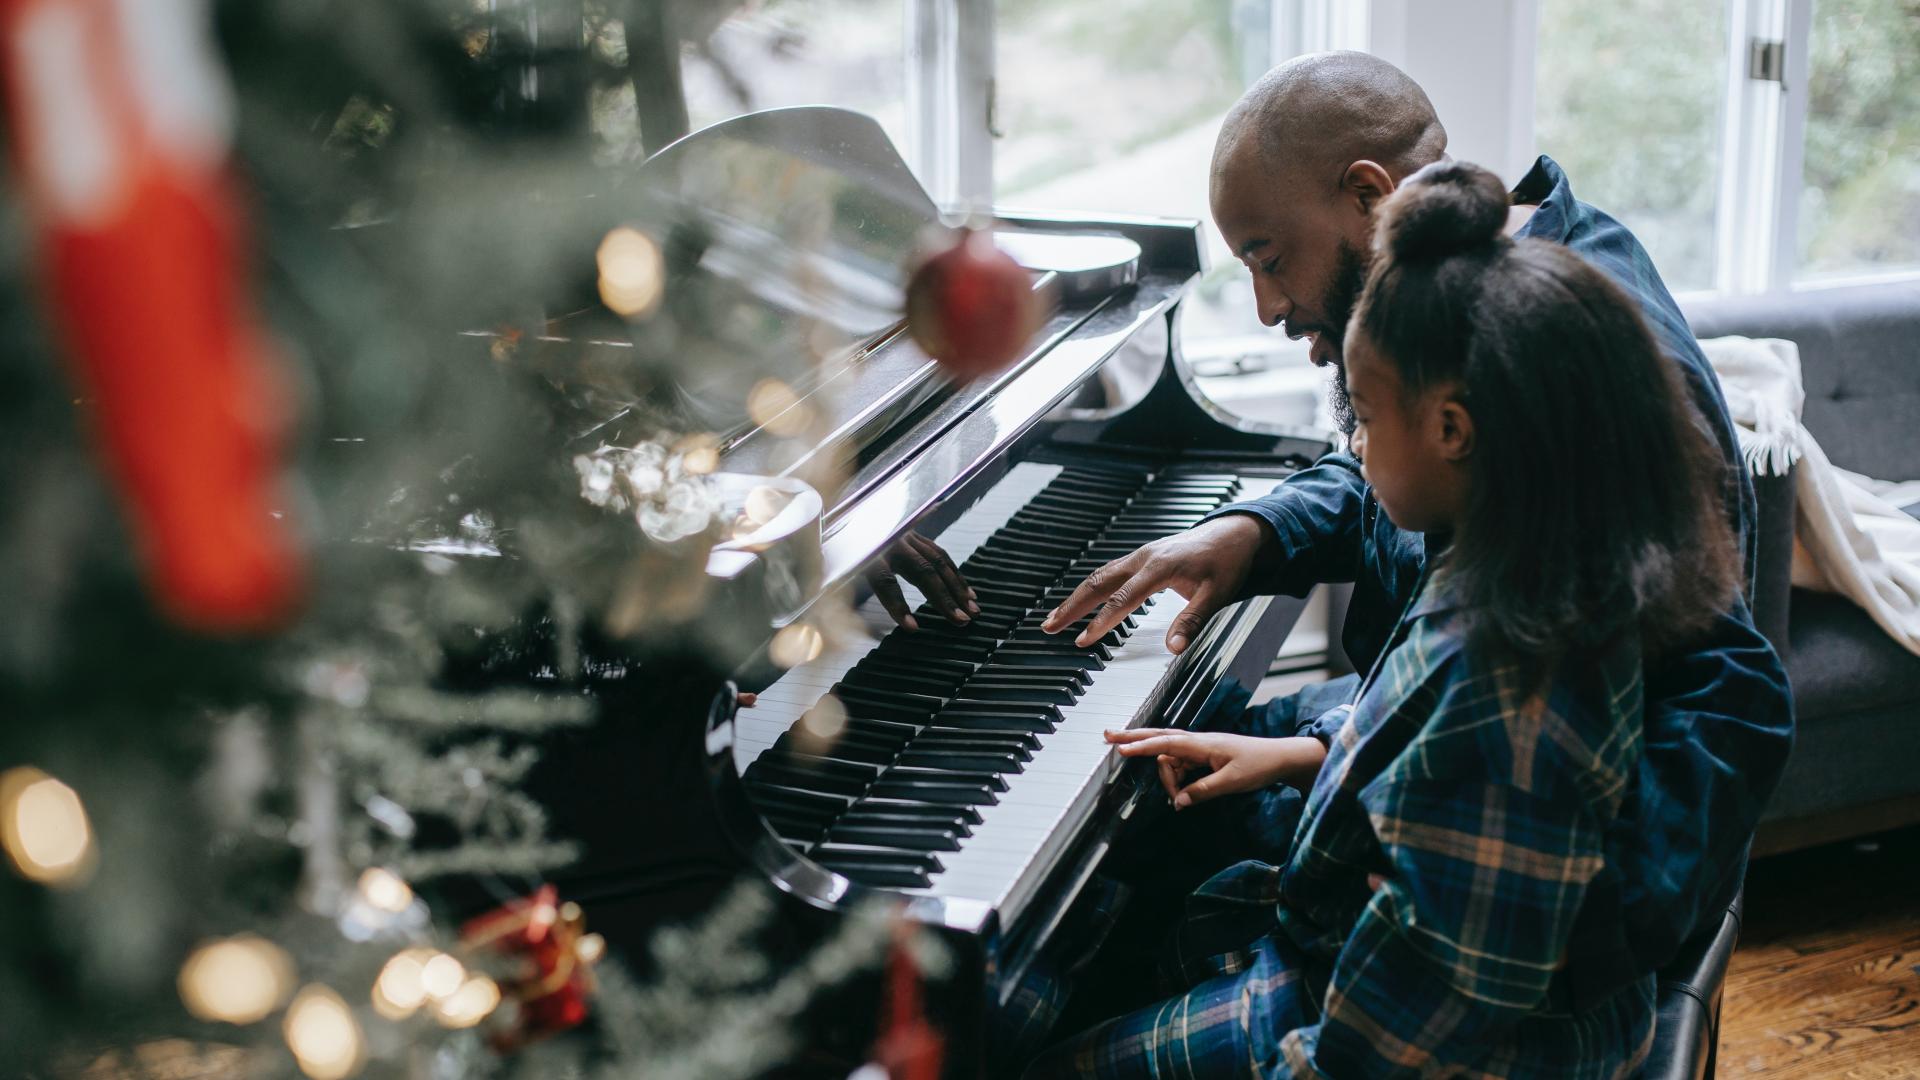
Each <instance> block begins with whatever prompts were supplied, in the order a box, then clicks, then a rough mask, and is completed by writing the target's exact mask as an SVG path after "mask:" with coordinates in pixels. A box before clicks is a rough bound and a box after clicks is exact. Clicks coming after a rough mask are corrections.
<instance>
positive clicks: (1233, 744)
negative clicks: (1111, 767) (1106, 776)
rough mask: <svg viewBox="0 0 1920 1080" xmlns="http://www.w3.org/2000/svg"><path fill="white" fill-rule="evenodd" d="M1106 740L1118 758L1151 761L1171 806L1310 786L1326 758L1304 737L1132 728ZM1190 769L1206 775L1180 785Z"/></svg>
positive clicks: (1109, 734)
mask: <svg viewBox="0 0 1920 1080" xmlns="http://www.w3.org/2000/svg"><path fill="white" fill-rule="evenodd" d="M1107 742H1109V743H1111V744H1113V747H1114V749H1115V750H1117V751H1118V752H1119V753H1120V756H1122V757H1152V758H1154V759H1156V760H1157V762H1158V764H1159V768H1160V786H1161V787H1163V788H1165V789H1166V792H1167V798H1168V799H1169V800H1171V801H1172V802H1173V808H1174V809H1175V810H1185V809H1186V808H1187V807H1189V806H1192V805H1193V804H1194V803H1198V802H1206V801H1207V800H1208V799H1217V798H1219V797H1220V796H1222V795H1234V794H1238V793H1240V792H1243V791H1258V790H1260V789H1261V788H1264V787H1270V786H1272V785H1273V784H1287V785H1290V786H1292V787H1296V788H1300V789H1302V790H1305V789H1306V788H1309V787H1311V786H1313V781H1314V778H1315V777H1317V776H1319V775H1320V766H1321V765H1322V764H1323V763H1325V762H1326V760H1327V748H1326V747H1325V746H1323V745H1321V743H1320V741H1319V740H1318V739H1312V738H1307V737H1305V736H1293V737H1288V738H1281V739H1263V738H1259V737H1257V736H1253V735H1229V734H1227V733H1225V732H1220V731H1170V730H1167V729H1164V728H1134V729H1133V730H1131V731H1109V732H1107ZM1196 770H1205V771H1206V775H1205V776H1202V777H1200V778H1199V779H1198V780H1195V781H1193V782H1192V783H1190V784H1189V783H1185V780H1186V777H1187V776H1188V774H1190V773H1192V772H1194V771H1196Z"/></svg>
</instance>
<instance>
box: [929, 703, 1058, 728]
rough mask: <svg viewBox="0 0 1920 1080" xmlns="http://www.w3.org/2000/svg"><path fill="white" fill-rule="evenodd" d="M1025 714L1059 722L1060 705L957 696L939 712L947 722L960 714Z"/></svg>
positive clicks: (1041, 719) (1050, 722) (1049, 721)
mask: <svg viewBox="0 0 1920 1080" xmlns="http://www.w3.org/2000/svg"><path fill="white" fill-rule="evenodd" d="M979 715H996V716H1001V715H1004V716H1025V717H1028V718H1031V719H1033V720H1037V721H1041V722H1044V723H1048V724H1058V723H1059V722H1060V706H1058V705H1054V704H1052V703H1050V702H1044V701H991V700H987V699H984V698H970V697H957V698H954V699H953V700H952V701H951V702H949V703H948V704H947V707H946V708H945V709H944V710H942V711H941V713H940V722H941V723H943V724H944V723H949V722H951V721H952V720H954V719H955V718H957V717H962V716H979Z"/></svg>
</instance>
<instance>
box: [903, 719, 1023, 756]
mask: <svg viewBox="0 0 1920 1080" xmlns="http://www.w3.org/2000/svg"><path fill="white" fill-rule="evenodd" d="M963 719H964V718H963ZM1044 734H1047V733H1046V732H1035V731H1031V730H1027V729H1023V728H1001V727H991V726H987V725H983V724H967V725H957V726H947V725H942V724H929V725H927V726H926V727H924V728H922V729H921V730H920V736H919V737H918V738H916V739H914V740H913V744H912V745H914V746H920V745H922V744H926V745H932V744H933V743H936V742H942V741H945V742H953V741H961V742H975V741H982V742H992V743H997V744H1000V745H1003V746H1005V747H1006V748H1007V749H1009V750H1016V751H1018V750H1024V751H1026V752H1027V753H1028V754H1031V753H1032V752H1033V751H1035V750H1038V749H1040V736H1041V735H1044Z"/></svg>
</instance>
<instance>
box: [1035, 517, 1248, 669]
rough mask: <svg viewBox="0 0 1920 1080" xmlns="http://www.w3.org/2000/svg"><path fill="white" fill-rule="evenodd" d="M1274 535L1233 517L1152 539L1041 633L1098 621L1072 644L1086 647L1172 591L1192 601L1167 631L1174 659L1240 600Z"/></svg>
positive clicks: (1106, 570) (1090, 583)
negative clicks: (1149, 601)
mask: <svg viewBox="0 0 1920 1080" xmlns="http://www.w3.org/2000/svg"><path fill="white" fill-rule="evenodd" d="M1271 535H1272V532H1271V531H1270V530H1269V529H1268V527H1267V525H1266V523H1265V522H1263V521H1261V520H1260V519H1259V518H1257V517H1254V516H1253V515H1251V514H1228V515H1226V516H1225V517H1218V518H1215V519H1213V520H1212V521H1207V522H1202V523H1201V524H1199V525H1195V526H1194V527H1193V528H1191V529H1188V530H1187V531H1186V532H1182V533H1175V534H1174V535H1172V536H1168V537H1164V538H1162V539H1159V540H1155V541H1154V542H1153V543H1151V544H1148V545H1146V546H1145V547H1142V548H1140V549H1138V550H1136V551H1135V552H1134V553H1133V554H1131V555H1125V556H1122V557H1120V558H1118V559H1115V560H1114V561H1112V562H1110V563H1108V564H1107V565H1105V566H1103V567H1101V568H1100V569H1098V570H1095V571H1094V572H1093V573H1091V574H1088V575H1087V580H1085V581H1083V582H1081V583H1080V587H1079V588H1077V589H1075V590H1073V595H1072V596H1069V597H1067V601H1066V603H1064V604H1061V605H1060V606H1059V607H1057V608H1054V609H1053V613H1052V614H1050V615H1048V616H1047V619H1046V621H1045V622H1043V623H1041V624H1040V629H1042V630H1045V631H1046V632H1047V633H1050V634H1055V633H1059V632H1060V631H1061V630H1064V629H1066V628H1067V627H1069V626H1071V625H1073V624H1074V623H1076V622H1078V621H1080V620H1081V619H1082V618H1084V617H1086V616H1087V615H1089V614H1092V615H1093V621H1092V622H1091V623H1089V624H1088V625H1087V628H1086V629H1085V630H1083V631H1081V633H1080V636H1079V637H1078V638H1076V639H1075V642H1076V643H1077V644H1079V645H1083V646H1084V645H1088V644H1091V643H1093V642H1095V641H1098V640H1100V639H1101V638H1102V637H1104V636H1106V634H1107V632H1108V631H1110V630H1112V629H1113V628H1114V627H1115V626H1117V625H1119V623H1120V620H1122V619H1124V618H1126V617H1127V615H1128V614H1129V613H1131V612H1132V611H1133V610H1134V609H1135V608H1137V607H1139V606H1140V605H1141V603H1143V602H1144V601H1145V600H1146V599H1147V598H1148V597H1150V596H1152V595H1153V594H1155V593H1157V592H1159V591H1161V590H1162V589H1172V590H1174V591H1175V592H1178V593H1179V594H1180V595H1181V596H1184V597H1186V598H1187V606H1186V608H1185V609H1183V610H1182V611H1181V612H1180V614H1179V615H1178V616H1177V617H1176V618H1175V619H1174V620H1173V625H1172V626H1170V627H1168V628H1167V650H1168V651H1169V652H1172V653H1175V654H1176V655H1177V654H1179V653H1181V652H1184V651H1185V650H1186V647H1187V645H1188V643H1189V642H1191V641H1192V640H1193V639H1194V638H1196V637H1199V636H1200V631H1201V630H1202V629H1203V628H1204V627H1205V626H1206V625H1207V620H1208V619H1211V618H1213V616H1214V613H1215V612H1218V611H1219V610H1220V609H1221V608H1223V607H1226V606H1227V605H1228V604H1231V603H1233V602H1234V600H1235V599H1237V598H1238V597H1239V595H1240V586H1241V585H1242V584H1244V583H1245V582H1246V580H1247V574H1248V573H1249V572H1250V571H1251V570H1252V569H1253V560H1254V558H1255V557H1256V556H1257V555H1259V554H1260V549H1261V548H1262V547H1263V546H1265V545H1266V542H1267V538H1268V537H1269V536H1271ZM1096 609H1098V610H1097V611H1096Z"/></svg>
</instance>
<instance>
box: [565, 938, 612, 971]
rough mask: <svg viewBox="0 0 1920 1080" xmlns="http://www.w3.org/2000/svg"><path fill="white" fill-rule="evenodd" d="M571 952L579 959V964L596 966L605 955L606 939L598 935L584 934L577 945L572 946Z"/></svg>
mask: <svg viewBox="0 0 1920 1080" xmlns="http://www.w3.org/2000/svg"><path fill="white" fill-rule="evenodd" d="M573 951H574V953H575V954H576V955H578V956H579V957H580V962H581V963H583V964H597V963H599V962H600V958H601V957H603V956H605V955H607V939H606V938H604V937H601V936H600V935H599V934H584V935H582V936H581V938H580V941H579V943H578V944H576V945H574V947H573Z"/></svg>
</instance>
